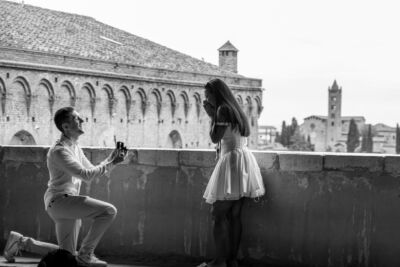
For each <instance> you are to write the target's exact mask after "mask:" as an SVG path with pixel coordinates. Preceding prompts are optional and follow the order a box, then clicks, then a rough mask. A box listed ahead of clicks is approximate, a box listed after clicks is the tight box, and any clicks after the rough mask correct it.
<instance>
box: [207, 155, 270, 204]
mask: <svg viewBox="0 0 400 267" xmlns="http://www.w3.org/2000/svg"><path fill="white" fill-rule="evenodd" d="M264 194H265V188H264V183H263V179H262V176H261V172H260V168H259V167H258V164H257V161H256V159H255V157H254V155H253V154H252V153H251V152H250V151H249V150H248V149H247V148H236V149H233V150H231V151H229V152H227V153H225V154H223V155H222V156H221V157H220V158H219V160H218V162H217V164H216V166H215V169H214V171H213V173H212V174H211V177H210V180H209V181H208V185H207V188H206V190H205V192H204V195H203V197H204V198H205V199H206V202H207V203H210V204H212V203H214V202H215V201H217V200H237V199H240V198H241V197H250V198H256V197H260V196H262V195H264Z"/></svg>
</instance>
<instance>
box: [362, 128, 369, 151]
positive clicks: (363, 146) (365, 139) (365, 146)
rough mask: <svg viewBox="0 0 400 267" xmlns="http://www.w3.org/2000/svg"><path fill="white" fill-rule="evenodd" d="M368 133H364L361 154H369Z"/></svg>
mask: <svg viewBox="0 0 400 267" xmlns="http://www.w3.org/2000/svg"><path fill="white" fill-rule="evenodd" d="M367 136H368V133H367V131H363V133H362V139H361V152H367Z"/></svg>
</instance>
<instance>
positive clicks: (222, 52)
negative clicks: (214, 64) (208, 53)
mask: <svg viewBox="0 0 400 267" xmlns="http://www.w3.org/2000/svg"><path fill="white" fill-rule="evenodd" d="M218 51H219V66H220V67H221V68H222V69H224V70H227V71H231V72H234V73H237V54H238V51H239V50H238V49H237V48H236V47H234V46H233V45H232V44H231V42H229V41H227V42H226V43H225V44H224V45H223V46H221V47H220V48H219V49H218Z"/></svg>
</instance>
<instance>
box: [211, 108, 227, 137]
mask: <svg viewBox="0 0 400 267" xmlns="http://www.w3.org/2000/svg"><path fill="white" fill-rule="evenodd" d="M229 125H230V122H229V109H228V107H226V106H220V107H219V108H218V110H217V114H216V116H215V118H213V119H212V120H211V129H210V137H211V141H212V142H213V143H215V144H216V143H218V142H219V141H221V139H222V137H224V134H225V131H226V128H227V127H228V126H229Z"/></svg>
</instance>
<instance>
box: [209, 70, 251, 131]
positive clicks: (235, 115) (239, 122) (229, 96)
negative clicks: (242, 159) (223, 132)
mask: <svg viewBox="0 0 400 267" xmlns="http://www.w3.org/2000/svg"><path fill="white" fill-rule="evenodd" d="M204 87H205V89H206V90H208V92H209V93H211V94H212V95H214V96H215V100H216V102H217V103H216V104H217V110H218V108H219V107H220V106H222V105H225V106H226V107H228V110H229V118H228V120H229V122H230V123H231V124H232V128H233V129H235V128H237V127H238V128H239V132H240V135H241V136H246V137H247V136H249V135H250V125H249V121H248V119H247V117H246V115H245V114H244V112H243V110H242V108H241V107H240V106H239V103H238V102H237V101H236V99H235V96H234V95H233V93H232V91H231V89H229V87H228V85H226V83H224V82H223V81H222V80H220V79H218V78H215V79H212V80H210V81H209V82H208V83H206V85H205V86H204Z"/></svg>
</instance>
